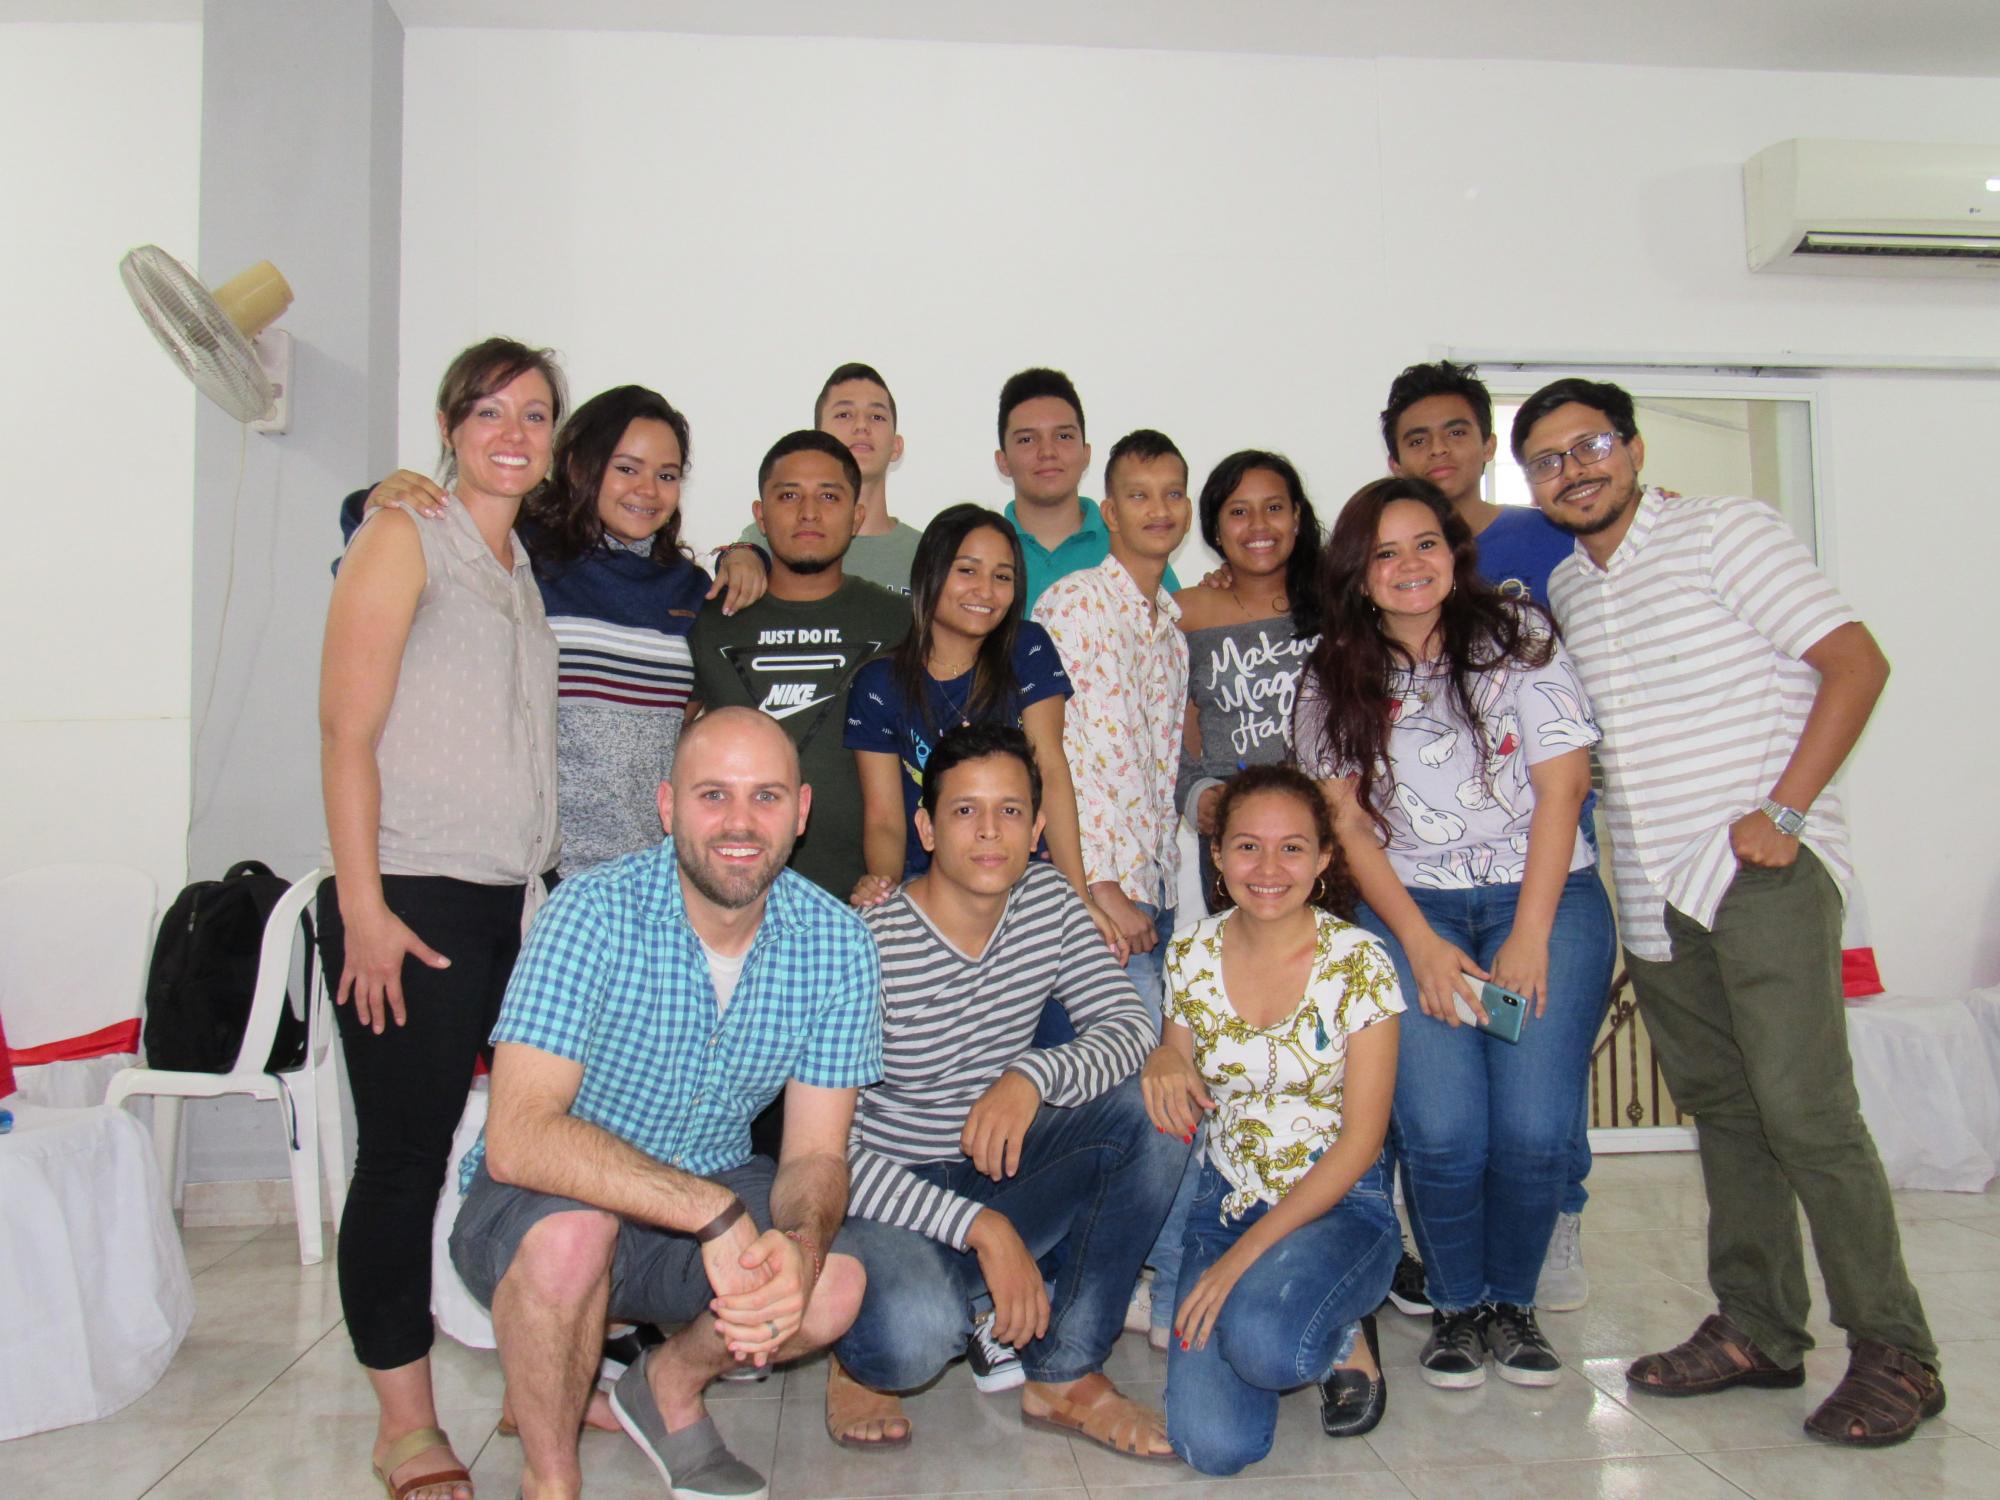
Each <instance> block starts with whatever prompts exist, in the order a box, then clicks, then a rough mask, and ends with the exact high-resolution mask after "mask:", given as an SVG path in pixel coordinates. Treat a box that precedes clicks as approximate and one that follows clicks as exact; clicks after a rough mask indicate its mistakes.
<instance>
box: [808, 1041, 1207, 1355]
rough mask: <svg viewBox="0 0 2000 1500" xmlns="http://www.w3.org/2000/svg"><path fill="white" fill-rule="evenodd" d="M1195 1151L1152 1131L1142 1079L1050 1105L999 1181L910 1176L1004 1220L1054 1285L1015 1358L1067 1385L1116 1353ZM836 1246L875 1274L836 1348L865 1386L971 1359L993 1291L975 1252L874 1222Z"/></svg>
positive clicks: (960, 1160)
mask: <svg viewBox="0 0 2000 1500" xmlns="http://www.w3.org/2000/svg"><path fill="white" fill-rule="evenodd" d="M1187 1151H1188V1148H1187V1146H1186V1144H1185V1143H1184V1142H1182V1141H1178V1140H1175V1139H1174V1138H1173V1137H1171V1136H1166V1135H1162V1134H1160V1132H1159V1131H1157V1130H1155V1129H1154V1128H1153V1124H1152V1121H1150V1120H1149V1119H1147V1118H1146V1106H1145V1101H1144V1100H1143V1098H1142V1097H1141V1095H1140V1092H1139V1080H1138V1079H1137V1078H1136V1077H1133V1078H1128V1079H1126V1080H1125V1081H1124V1082H1123V1083H1121V1084H1119V1085H1118V1086H1117V1087H1116V1088H1114V1089H1112V1090H1110V1091H1109V1092H1108V1093H1104V1094H1100V1095H1099V1096H1098V1097H1097V1098H1095V1099H1092V1100H1090V1101H1088V1102H1087V1103H1084V1104H1078V1105H1074V1106H1071V1107H1069V1108H1058V1107H1056V1106H1054V1105H1048V1104H1045V1105H1043V1106H1042V1107H1041V1109H1040V1110H1039V1111H1038V1112H1037V1113H1036V1115H1035V1119H1034V1123H1033V1124H1031V1125H1030V1126H1029V1127H1028V1133H1027V1136H1026V1138H1025V1139H1024V1140H1023V1141H1022V1143H1021V1162H1020V1168H1019V1170H1018V1171H1017V1172H1016V1173H1015V1175H1014V1176H1012V1177H1009V1178H1006V1179H1004V1180H1003V1181H1000V1182H995V1181H994V1180H993V1179H992V1178H990V1177H987V1176H984V1175H983V1174H981V1173H980V1172H979V1171H978V1170H977V1169H975V1168H974V1167H973V1165H972V1163H971V1161H969V1160H968V1159H967V1158H965V1157H962V1156H960V1157H953V1158H951V1159H950V1160H947V1161H934V1162H925V1163H924V1164H922V1165H921V1166H916V1167H912V1168H911V1169H910V1170H911V1171H912V1172H913V1173H915V1174H916V1175H917V1176H919V1177H921V1178H923V1179H924V1180H925V1181H926V1182H931V1183H935V1184H937V1185H938V1186H940V1187H944V1188H948V1189H950V1190H951V1191H952V1192H954V1193H958V1194H961V1195H962V1196H964V1197H967V1198H971V1199H973V1200H975V1201H977V1202H979V1203H981V1204H984V1205H985V1206H986V1207H988V1208H991V1209H992V1210H994V1212H996V1213H999V1214H1003V1215H1005V1216H1006V1218H1007V1220H1008V1222H1009V1223H1011V1224H1012V1225H1013V1226H1014V1230H1015V1232H1016V1233H1017V1234H1019V1235H1020V1236H1021V1240H1022V1242H1023V1243H1024V1244H1025V1245H1026V1246H1027V1247H1028V1251H1029V1253H1030V1254H1032V1255H1033V1256H1035V1258H1036V1259H1037V1260H1038V1261H1040V1262H1041V1265H1042V1270H1043V1272H1044V1274H1045V1275H1048V1276H1051V1277H1053V1279H1054V1282H1055V1290H1054V1292H1053V1294H1052V1295H1051V1296H1050V1299H1049V1331H1048V1332H1047V1333H1046V1334H1044V1335H1043V1336H1042V1337H1041V1338H1038V1339H1035V1340H1033V1341H1032V1342H1030V1343H1029V1344H1027V1345H1026V1346H1024V1347H1023V1348H1022V1349H1020V1351H1019V1353H1020V1356H1021V1364H1022V1367H1023V1368H1024V1369H1025V1370H1026V1371H1027V1375H1028V1378H1029V1379H1030V1380H1043V1381H1051V1382H1061V1381H1066V1380H1075V1379H1076V1378H1077V1377H1078V1376H1081V1375H1088V1374H1089V1373H1090V1372H1091V1371H1093V1370H1096V1369H1098V1368H1100V1367H1101V1366H1102V1365H1103V1364H1104V1360H1105V1357H1106V1356H1107V1355H1108V1354H1109V1353H1110V1352H1111V1345H1112V1343H1113V1342H1114V1341H1115V1340H1116V1339H1117V1337H1118V1335H1119V1332H1120V1331H1121V1330H1122V1329H1123V1328H1124V1326H1125V1308H1126V1305H1127V1304H1128V1303H1129V1302H1130V1301H1131V1298H1132V1283H1133V1282H1134V1281H1135V1280H1137V1279H1138V1275H1139V1264H1140V1262H1141V1261H1142V1260H1143V1259H1144V1258H1145V1254H1146V1247H1147V1246H1148V1245H1150V1244H1152V1242H1153V1236H1154V1235H1155V1234H1157V1233H1158V1232H1159V1228H1160V1221H1161V1220H1162V1219H1164V1218H1165V1217H1166V1212H1167V1205H1168V1204H1169V1203H1171V1202H1172V1201H1173V1196H1174V1187H1175V1185H1176V1184H1177V1183H1178V1182H1179V1181H1180V1177H1181V1167H1182V1165H1183V1164H1184V1163H1185V1161H1186V1160H1187ZM839 1248H840V1249H841V1250H842V1251H843V1252H845V1253H846V1254H849V1255H853V1256H857V1257H859V1258H860V1261H861V1264H862V1265H863V1266H864V1267H865V1268H866V1269H867V1272H868V1290H867V1292H866V1293H865V1294H864V1295H863V1297H862V1301H861V1311H860V1313H859V1314H858V1315H857V1316H856V1317H855V1319H854V1326H853V1327H851V1328H849V1329H848V1330H847V1332H846V1333H844V1334H843V1335H841V1337H840V1338H839V1340H838V1341H836V1342H835V1344H834V1346H833V1352H834V1354H835V1355H836V1356H837V1357H838V1358H839V1360H840V1362H841V1364H842V1365H844V1366H846V1368H847V1371H848V1373H849V1374H851V1375H852V1376H853V1377H854V1378H855V1379H856V1380H858V1381H860V1382H861V1383H862V1384H863V1385H866V1386H871V1387H873V1388H874V1389H876V1390H878V1391H907V1390H914V1389H915V1388H916V1387H918V1386H921V1385H923V1384H925V1383H926V1382H928V1381H930V1380H932V1379H934V1378H935V1377H936V1376H937V1374H938V1372H939V1371H941V1370H942V1369H943V1368H944V1367H945V1366H946V1365H947V1364H949V1363H950V1362H951V1361H952V1360H954V1359H956V1358H958V1356H959V1355H961V1354H963V1353H964V1352H965V1342H966V1340H967V1339H968V1338H969V1337H970V1336H971V1334H972V1314H971V1303H972V1299H973V1298H974V1297H976V1296H978V1295H980V1294H981V1293H983V1292H984V1291H985V1290H986V1282H985V1278H984V1277H983V1276H982V1275H981V1273H980V1269H979V1257H978V1255H976V1254H975V1253H974V1252H972V1251H970V1250H954V1249H952V1248H951V1246H949V1245H946V1244H942V1243H940V1242H939V1241H937V1240H933V1239H930V1238H929V1237H927V1236H925V1235H922V1234H919V1233H917V1232H916V1231H915V1230H913V1229H903V1228H899V1227H897V1226H895V1225H892V1224H883V1223H879V1222H876V1221H874V1220H870V1219H849V1220H848V1221H847V1223H846V1225H845V1226H844V1227H843V1228H842V1230H841V1232H840V1240H839Z"/></svg>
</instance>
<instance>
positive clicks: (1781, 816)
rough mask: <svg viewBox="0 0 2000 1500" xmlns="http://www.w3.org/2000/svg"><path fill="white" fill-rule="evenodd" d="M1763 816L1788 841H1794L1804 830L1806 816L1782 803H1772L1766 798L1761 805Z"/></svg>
mask: <svg viewBox="0 0 2000 1500" xmlns="http://www.w3.org/2000/svg"><path fill="white" fill-rule="evenodd" d="M1761 807H1762V809H1763V813H1764V816H1765V817H1767V818H1769V819H1770V820H1771V821H1772V822H1773V823H1775V824H1776V825H1777V828H1778V832H1780V833H1782V834H1783V835H1784V836H1785V837H1786V838H1788V839H1795V838H1797V837H1798V836H1799V835H1800V834H1802V833H1804V832H1805V830H1806V815H1805V814H1804V813H1802V812H1800V811H1799V810H1798V809H1797V808H1795V807H1787V806H1785V804H1784V803H1782V802H1773V801H1772V800H1771V799H1770V798H1769V797H1766V798H1765V799H1764V801H1763V802H1762V804H1761Z"/></svg>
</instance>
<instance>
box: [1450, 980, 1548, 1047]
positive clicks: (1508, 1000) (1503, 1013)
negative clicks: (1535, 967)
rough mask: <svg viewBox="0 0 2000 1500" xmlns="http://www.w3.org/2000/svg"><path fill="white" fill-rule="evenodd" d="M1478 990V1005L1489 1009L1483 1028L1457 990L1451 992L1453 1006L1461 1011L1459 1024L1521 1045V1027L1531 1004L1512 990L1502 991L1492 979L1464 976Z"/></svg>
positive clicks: (1459, 1012)
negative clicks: (1460, 1022) (1476, 1028)
mask: <svg viewBox="0 0 2000 1500" xmlns="http://www.w3.org/2000/svg"><path fill="white" fill-rule="evenodd" d="M1465 977H1466V978H1467V979H1472V980H1473V983H1475V984H1477V985H1478V986H1479V1003H1480V1004H1481V1005H1484V1006H1485V1007H1486V1020H1485V1022H1484V1023H1483V1024H1482V1023H1481V1021H1480V1019H1479V1017H1478V1015H1477V1014H1475V1013H1474V1011H1473V1009H1472V1007H1471V1006H1469V1005H1467V1004H1466V1003H1465V999H1464V997H1463V996H1461V995H1460V994H1459V993H1458V992H1457V991H1456V990H1454V991H1452V996H1451V1003H1452V1005H1453V1006H1455V1007H1456V1008H1457V1010H1458V1018H1459V1020H1461V1021H1463V1022H1465V1023H1466V1025H1468V1026H1478V1027H1479V1029H1480V1030H1481V1031H1486V1032H1491V1033H1492V1034H1493V1035H1494V1036H1497V1037H1499V1038H1500V1040H1501V1041H1503V1042H1519V1041H1520V1040H1521V1025H1522V1023H1523V1022H1525V1021H1526V1020H1527V1019H1528V1010H1529V1006H1528V1000H1527V997H1526V996H1524V995H1517V994H1515V993H1514V992H1513V991H1512V990H1508V989H1502V988H1501V987H1500V986H1499V985H1497V984H1495V983H1494V982H1493V981H1492V980H1490V979H1474V978H1473V976H1472V975H1470V974H1468V975H1466V976H1465Z"/></svg>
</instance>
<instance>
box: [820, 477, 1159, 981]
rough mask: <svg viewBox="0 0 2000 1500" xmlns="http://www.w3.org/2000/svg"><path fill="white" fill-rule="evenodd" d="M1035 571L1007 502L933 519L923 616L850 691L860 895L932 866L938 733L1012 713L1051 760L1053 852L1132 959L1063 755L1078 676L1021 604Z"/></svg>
mask: <svg viewBox="0 0 2000 1500" xmlns="http://www.w3.org/2000/svg"><path fill="white" fill-rule="evenodd" d="M1026 571H1027V570H1026V568H1025V567H1024V566H1023V564H1022V561H1021V538H1020V534H1019V533H1018V532H1016V531H1015V530H1014V528H1013V527H1012V526H1010V525H1008V524H1007V520H1006V518H1005V517H1004V516H1002V515H1000V514H999V513H998V512H997V511H992V510H988V509H986V508H985V507H984V506H980V505H952V506H947V507H946V508H945V509H944V510H942V511H940V512H938V514H937V515H936V516H934V517H933V518H932V520H931V523H930V525H928V526H926V527H925V528H924V534H923V536H922V538H921V539H920V540H919V541H918V542H917V555H916V561H915V562H914V563H912V564H911V566H910V608H911V611H912V613H913V615H914V616H915V622H916V624H915V628H914V629H913V630H911V631H910V633H909V634H908V635H907V636H905V637H904V638H903V643H902V644H901V645H900V646H898V647H897V648H896V649H895V650H894V651H892V652H890V653H889V654H888V655H886V656H882V657H878V658H877V659H876V660H874V661H871V662H869V663H868V664H867V665H866V666H864V667H862V669H861V670H860V671H859V672H858V673H856V674H855V678H854V686H853V687H852V688H851V689H850V690H849V691H848V695H847V733H846V738H845V741H844V743H845V744H846V745H847V748H848V749H850V750H852V751H853V752H854V759H855V763H856V765H857V766H858V767H859V768H860V776H861V797H862V809H863V817H864V819H865V823H866V826H865V829H864V832H863V835H862V847H863V853H864V856H865V858H866V860H867V864H868V873H867V874H866V875H864V876H863V877H862V878H861V881H860V883H859V884H858V885H856V886H855V888H854V895H853V898H852V899H853V901H854V904H855V905H857V906H872V905H874V904H875V903H877V902H879V901H882V900H885V899H886V898H887V897H888V896H889V895H890V894H891V893H892V892H894V891H895V889H896V887H897V886H898V885H900V884H901V883H902V882H903V881H904V880H906V879H908V878H909V877H910V876H913V875H918V874H921V873H922V872H923V871H924V869H925V868H927V867H928V866H929V864H930V856H929V855H928V854H927V853H925V852H924V847H923V845H922V844H921V843H920V842H918V839H917V834H916V814H917V799H918V795H919V791H920V789H921V787H922V785H923V774H924V764H925V762H927V761H928V760H929V759H930V753H931V747H932V746H933V745H934V744H936V743H937V739H938V736H940V735H942V734H943V733H944V732H945V731H946V730H948V729H955V728H957V727H958V726H959V725H961V724H985V723H1000V724H1006V725H1008V726H1010V727H1013V728H1018V729H1020V730H1022V731H1024V732H1025V733H1026V734H1027V736H1028V741H1029V743H1030V744H1032V745H1033V746H1034V748H1035V763H1036V766H1037V767H1038V768H1039V769H1040V771H1041V773H1042V807H1043V810H1044V811H1045V812H1046V813H1047V814H1048V826H1047V829H1046V831H1045V833H1044V835H1043V837H1044V839H1045V841H1046V847H1045V849H1044V850H1043V851H1040V852H1042V853H1044V854H1045V855H1046V856H1047V858H1048V859H1049V861H1050V862H1051V863H1052V864H1054V865H1055V867H1056V868H1057V869H1058V870H1060V871H1061V872H1062V874H1063V878H1064V879H1066V880H1068V881H1069V883H1070V885H1071V886H1072V887H1073V888H1074V889H1075V891H1076V893H1077V896H1078V897H1079V898H1080V899H1081V900H1082V902H1083V905H1084V909H1085V910H1086V911H1088V912H1089V913H1090V919H1091V921H1092V922H1094V923H1095V924H1096V926H1097V930H1098V931H1099V932H1101V933H1103V934H1104V937H1105V941H1106V942H1107V943H1109V944H1111V945H1112V947H1113V948H1114V949H1118V950H1119V956H1120V959H1121V961H1122V959H1123V957H1124V953H1123V949H1122V944H1120V943H1119V942H1117V941H1116V938H1117V933H1116V930H1115V929H1114V928H1113V927H1112V925H1111V919H1110V918H1109V917H1107V916H1105V915H1104V914H1103V913H1102V912H1100V911H1099V910H1098V909H1097V907H1096V905H1095V904H1094V903H1093V902H1092V901H1091V899H1090V887H1089V884H1088V883H1087V882H1086V881H1085V880H1084V877H1083V846H1082V842H1081V840H1080V838H1079V837H1078V834H1077V825H1076V788H1075V786H1074V785H1073V784H1072V783H1071V781H1070V777H1069V762H1068V761H1067V760H1065V759H1064V758H1063V712H1064V704H1065V703H1066V702H1067V701H1068V699H1069V696H1070V686H1069V676H1068V674H1067V673H1065V672H1064V671H1063V665H1062V658H1061V657H1060V656H1059V655H1058V654H1057V652H1056V648H1055V643H1054V642H1053V641H1051V640H1050V639H1049V633H1048V632H1047V631H1046V630H1044V629H1042V627H1041V626H1039V625H1037V624H1036V623H1035V622H1034V621H1032V620H1025V619H1023V618H1022V617H1021V616H1022V589H1021V579H1023V578H1024V577H1025V576H1026Z"/></svg>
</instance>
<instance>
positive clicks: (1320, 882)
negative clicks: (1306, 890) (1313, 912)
mask: <svg viewBox="0 0 2000 1500" xmlns="http://www.w3.org/2000/svg"><path fill="white" fill-rule="evenodd" d="M1332 894H1333V891H1332V888H1331V887H1329V886H1328V885H1327V883H1326V871H1324V870H1321V871H1320V872H1319V879H1317V880H1315V881H1314V882H1313V888H1312V895H1311V896H1309V897H1308V898H1307V899H1308V900H1309V901H1310V902H1311V903H1312V904H1313V905H1314V906H1325V905H1326V902H1327V897H1329V896H1330V895H1332Z"/></svg>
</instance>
